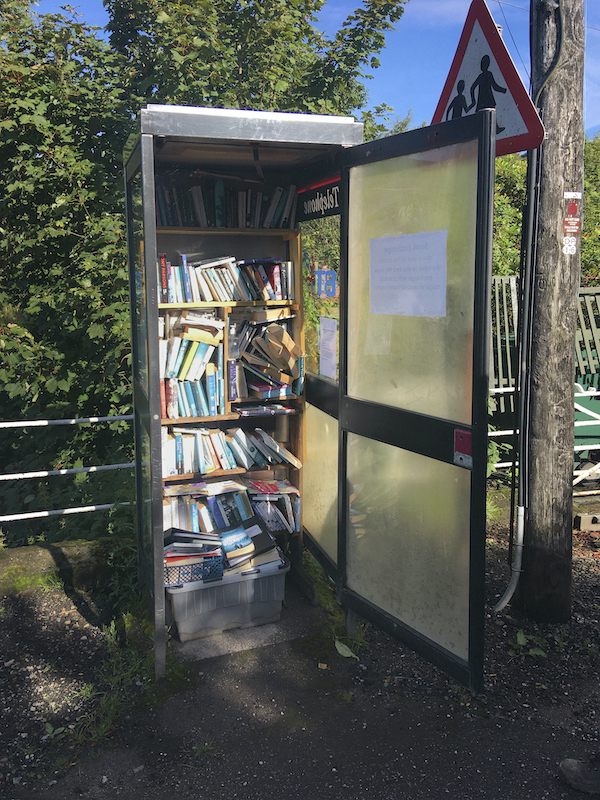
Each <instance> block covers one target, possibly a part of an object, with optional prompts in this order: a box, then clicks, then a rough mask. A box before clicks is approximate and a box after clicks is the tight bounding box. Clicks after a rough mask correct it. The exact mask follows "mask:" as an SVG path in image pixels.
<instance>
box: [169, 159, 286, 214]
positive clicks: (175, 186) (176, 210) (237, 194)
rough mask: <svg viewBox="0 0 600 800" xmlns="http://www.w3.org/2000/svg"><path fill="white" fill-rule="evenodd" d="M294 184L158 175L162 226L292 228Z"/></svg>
mask: <svg viewBox="0 0 600 800" xmlns="http://www.w3.org/2000/svg"><path fill="white" fill-rule="evenodd" d="M296 203H297V190H296V186H295V185H289V186H271V187H268V186H265V185H264V184H260V185H257V183H256V182H247V181H246V182H244V181H240V180H235V179H227V178H223V177H220V176H216V175H206V174H203V173H201V172H198V171H197V172H195V173H192V174H189V175H184V174H182V172H181V170H179V171H176V172H172V173H170V174H168V175H167V174H163V175H157V182H156V224H157V225H158V226H159V227H163V226H165V227H199V228H212V227H217V228H293V227H294V223H295V218H296Z"/></svg>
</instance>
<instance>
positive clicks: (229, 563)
mask: <svg viewBox="0 0 600 800" xmlns="http://www.w3.org/2000/svg"><path fill="white" fill-rule="evenodd" d="M219 534H220V537H221V542H222V547H223V551H224V566H223V575H231V574H234V573H236V572H245V571H246V570H254V569H257V568H258V567H260V566H263V565H265V564H271V563H273V562H275V561H280V560H282V558H281V551H280V550H279V548H278V547H277V544H276V543H275V539H274V538H273V537H272V535H271V534H270V533H269V532H268V530H267V528H266V527H265V525H264V523H263V521H262V520H261V519H260V518H259V517H256V516H254V517H251V518H250V519H248V520H244V522H243V523H242V524H241V525H239V526H237V527H234V528H229V529H228V530H225V531H220V532H219Z"/></svg>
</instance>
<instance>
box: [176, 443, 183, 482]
mask: <svg viewBox="0 0 600 800" xmlns="http://www.w3.org/2000/svg"><path fill="white" fill-rule="evenodd" d="M175 468H176V470H177V474H178V475H183V436H182V435H181V434H180V433H176V434H175Z"/></svg>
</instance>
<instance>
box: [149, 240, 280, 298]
mask: <svg viewBox="0 0 600 800" xmlns="http://www.w3.org/2000/svg"><path fill="white" fill-rule="evenodd" d="M181 261H182V263H181V264H180V265H179V264H177V265H175V264H171V263H170V262H169V261H168V260H167V256H166V254H165V253H161V254H160V255H159V286H158V289H159V297H160V302H161V303H173V304H184V303H232V302H235V303H237V302H249V301H256V300H259V301H262V300H282V301H286V300H287V301H290V300H293V299H294V268H293V263H292V262H291V261H281V260H279V259H273V258H265V259H258V260H252V261H236V259H235V258H234V257H233V256H220V257H218V258H212V259H202V258H200V257H199V256H197V255H191V254H190V255H186V254H182V256H181Z"/></svg>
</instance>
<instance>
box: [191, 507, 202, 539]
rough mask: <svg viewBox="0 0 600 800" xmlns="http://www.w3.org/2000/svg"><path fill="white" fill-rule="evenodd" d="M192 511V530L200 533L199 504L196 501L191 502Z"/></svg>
mask: <svg viewBox="0 0 600 800" xmlns="http://www.w3.org/2000/svg"><path fill="white" fill-rule="evenodd" d="M190 512H191V517H192V531H193V532H194V533H200V517H199V515H198V505H197V504H196V503H192V504H191V506H190Z"/></svg>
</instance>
